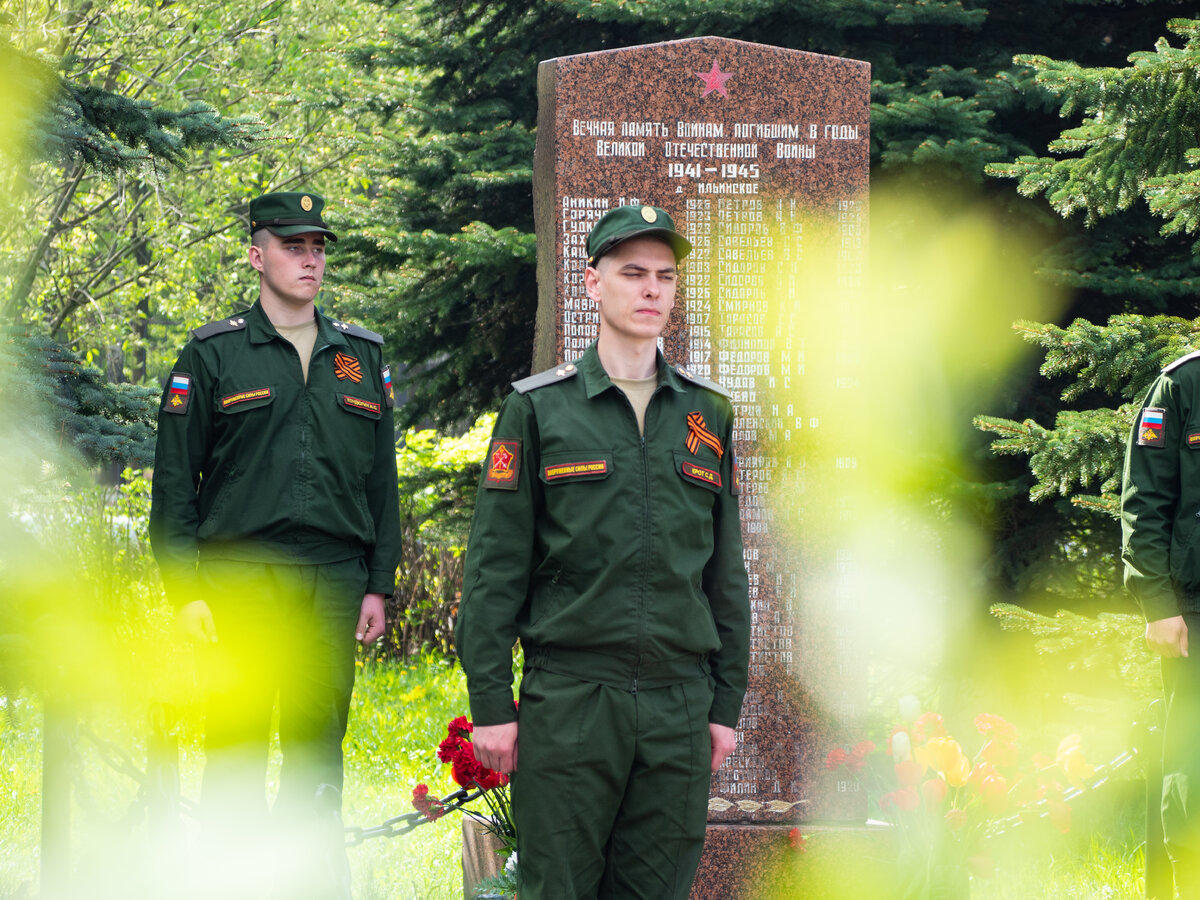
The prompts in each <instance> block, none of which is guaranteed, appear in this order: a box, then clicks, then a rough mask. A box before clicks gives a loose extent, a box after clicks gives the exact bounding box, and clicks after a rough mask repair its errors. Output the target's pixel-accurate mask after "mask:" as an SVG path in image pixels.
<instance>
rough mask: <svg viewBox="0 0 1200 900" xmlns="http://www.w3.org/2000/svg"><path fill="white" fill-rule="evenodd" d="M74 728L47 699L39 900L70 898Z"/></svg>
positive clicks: (66, 715)
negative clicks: (72, 744) (72, 747)
mask: <svg viewBox="0 0 1200 900" xmlns="http://www.w3.org/2000/svg"><path fill="white" fill-rule="evenodd" d="M74 727H75V717H74V714H73V713H72V712H71V711H70V710H69V709H68V708H67V707H66V706H64V705H63V704H62V703H61V702H59V701H56V700H54V699H52V698H50V697H47V698H46V702H45V709H44V711H43V726H42V866H41V898H42V900H67V898H68V897H69V896H70V892H69V884H70V880H71V753H72V751H71V739H72V732H73V729H74Z"/></svg>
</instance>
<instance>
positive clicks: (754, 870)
mask: <svg viewBox="0 0 1200 900" xmlns="http://www.w3.org/2000/svg"><path fill="white" fill-rule="evenodd" d="M793 827H797V826H793V825H709V826H708V832H707V836H706V838H705V843H704V855H703V856H702V857H701V859H700V868H699V870H698V872H697V873H696V882H695V885H694V886H693V888H692V894H691V900H788V898H793V897H794V898H804V900H845V898H847V897H888V896H891V895H892V892H893V891H894V889H895V886H896V877H897V871H896V846H895V841H894V840H893V838H892V835H891V833H890V829H888V828H886V827H870V826H865V825H864V826H835V825H800V826H798V827H799V829H800V834H801V835H802V836H803V838H804V843H803V847H804V849H802V850H801V849H797V848H796V847H794V846H793V842H792V840H791V838H790V834H791V831H792V828H793Z"/></svg>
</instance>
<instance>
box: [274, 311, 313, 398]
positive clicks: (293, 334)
mask: <svg viewBox="0 0 1200 900" xmlns="http://www.w3.org/2000/svg"><path fill="white" fill-rule="evenodd" d="M275 330H276V331H278V332H279V333H280V334H281V335H282V336H283V337H285V338H287V339H288V340H289V341H291V343H292V346H293V347H295V348H296V352H297V353H299V354H300V368H301V370H303V372H304V383H305V384H308V361H309V360H310V359H312V352H313V347H315V346H316V345H317V320H316V319H309V320H308V321H307V322H305V323H304V324H303V325H276V326H275Z"/></svg>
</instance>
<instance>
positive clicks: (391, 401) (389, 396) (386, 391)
mask: <svg viewBox="0 0 1200 900" xmlns="http://www.w3.org/2000/svg"><path fill="white" fill-rule="evenodd" d="M379 379H380V381H382V382H383V398H384V402H386V403H387V405H388V409H393V408H395V406H396V389H395V388H394V387H392V370H391V367H390V366H384V367H383V368H382V369H380V370H379Z"/></svg>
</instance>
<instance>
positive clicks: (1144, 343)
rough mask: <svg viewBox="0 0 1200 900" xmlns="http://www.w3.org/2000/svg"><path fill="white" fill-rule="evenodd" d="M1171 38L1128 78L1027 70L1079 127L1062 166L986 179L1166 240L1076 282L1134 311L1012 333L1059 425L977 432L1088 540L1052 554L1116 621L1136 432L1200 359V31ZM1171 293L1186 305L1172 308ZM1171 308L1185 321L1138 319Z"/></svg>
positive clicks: (1119, 71) (1036, 66)
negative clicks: (1159, 398) (1018, 463)
mask: <svg viewBox="0 0 1200 900" xmlns="http://www.w3.org/2000/svg"><path fill="white" fill-rule="evenodd" d="M1169 27H1170V30H1171V31H1172V32H1174V33H1175V34H1176V35H1178V36H1179V37H1181V38H1183V43H1184V46H1182V47H1172V46H1171V44H1170V42H1169V41H1168V39H1166V38H1161V39H1159V40H1158V41H1157V42H1156V43H1155V45H1154V46H1155V49H1154V50H1153V51H1145V52H1136V53H1133V54H1132V55H1131V56H1130V57H1129V63H1130V65H1128V66H1125V67H1121V68H1114V67H1088V66H1082V65H1080V64H1078V62H1076V61H1069V60H1066V61H1064V60H1054V59H1050V58H1047V57H1034V56H1025V57H1021V59H1020V61H1021V62H1023V63H1025V64H1027V65H1029V66H1030V67H1031V68H1032V69H1033V71H1034V72H1035V73H1036V79H1037V81H1038V83H1039V84H1040V85H1042V86H1043V87H1044V89H1046V90H1047V91H1048V92H1049V93H1051V94H1052V95H1053V96H1054V97H1055V98H1056V100H1057V101H1058V102H1059V103H1060V104H1061V113H1062V115H1063V116H1064V117H1067V118H1075V117H1080V118H1081V119H1082V121H1081V122H1080V124H1077V125H1075V126H1074V127H1069V128H1067V129H1065V130H1063V131H1062V133H1061V135H1060V136H1059V137H1058V138H1056V139H1055V140H1053V141H1051V142H1050V143H1049V150H1050V151H1051V152H1052V153H1054V154H1056V155H1055V156H1052V157H1049V156H1048V157H1037V156H1032V155H1028V156H1022V157H1021V158H1019V159H1017V160H1016V161H1015V162H1013V163H1012V164H997V165H992V166H991V167H989V170H988V171H989V173H990V174H992V175H996V176H1000V177H1007V178H1016V179H1018V186H1019V190H1020V191H1021V193H1023V194H1026V195H1027V196H1044V197H1045V198H1046V200H1047V201H1048V202H1049V204H1050V205H1051V206H1052V208H1053V209H1054V210H1055V211H1056V212H1057V213H1059V214H1060V215H1062V216H1064V217H1071V216H1077V217H1078V218H1081V219H1082V220H1083V221H1084V222H1085V223H1086V224H1087V225H1089V226H1091V227H1093V228H1096V229H1101V228H1103V227H1104V226H1105V225H1106V224H1108V223H1109V222H1116V223H1118V226H1129V224H1130V222H1131V221H1134V222H1141V221H1149V222H1152V223H1153V224H1154V225H1155V226H1156V228H1157V230H1158V231H1159V234H1158V235H1149V236H1147V235H1145V232H1142V234H1143V238H1144V244H1143V246H1142V247H1140V248H1138V249H1139V255H1140V256H1141V259H1142V261H1143V263H1144V264H1143V265H1141V266H1136V265H1134V264H1132V261H1131V262H1130V263H1128V264H1126V265H1118V264H1114V262H1113V261H1112V259H1111V258H1110V260H1109V261H1107V263H1106V265H1105V266H1104V267H1100V266H1096V267H1095V268H1094V269H1093V272H1083V273H1076V276H1075V277H1076V278H1077V279H1079V280H1083V279H1084V278H1086V277H1087V276H1088V275H1089V274H1093V273H1094V274H1095V276H1096V278H1097V280H1099V279H1104V280H1105V288H1104V289H1105V290H1106V291H1107V292H1110V293H1111V295H1112V296H1113V297H1115V298H1118V299H1120V300H1121V301H1123V304H1124V306H1125V308H1126V309H1127V310H1129V311H1128V312H1123V313H1120V314H1117V315H1113V316H1111V317H1108V318H1107V321H1103V322H1102V321H1097V320H1096V318H1099V317H1095V318H1093V319H1091V320H1089V319H1085V318H1082V317H1081V318H1077V319H1076V320H1075V321H1073V322H1072V323H1071V324H1069V325H1067V326H1058V325H1054V324H1040V323H1030V322H1022V323H1018V324H1017V330H1018V332H1019V333H1020V335H1021V336H1022V337H1023V338H1024V339H1025V340H1027V341H1029V342H1030V343H1032V344H1035V345H1037V346H1038V347H1039V348H1040V349H1041V351H1042V352H1043V355H1044V362H1043V364H1042V367H1041V374H1042V375H1043V376H1045V377H1046V378H1049V379H1053V380H1054V381H1055V382H1056V383H1057V384H1058V385H1060V395H1059V399H1060V401H1061V408H1058V409H1056V410H1053V411H1052V417H1053V423H1052V424H1048V425H1047V424H1042V423H1041V422H1039V421H1037V420H1036V419H1035V418H1032V417H1028V418H1025V419H1023V420H1016V419H1012V418H1005V417H999V416H979V417H978V418H977V420H976V424H977V425H978V426H979V427H980V428H981V429H983V430H984V431H986V432H989V433H991V434H994V435H998V436H999V437H998V438H997V439H996V440H995V441H994V442H993V443H992V448H993V450H995V451H996V452H997V453H1001V454H1017V455H1023V456H1026V457H1028V466H1029V473H1030V476H1031V485H1030V490H1029V497H1030V498H1031V499H1032V500H1034V501H1040V500H1047V499H1051V498H1063V499H1065V500H1068V501H1069V502H1070V503H1071V504H1072V505H1073V507H1074V509H1075V510H1076V511H1077V518H1076V519H1075V521H1076V522H1078V523H1080V527H1079V528H1078V529H1077V530H1076V531H1075V533H1073V534H1069V535H1068V534H1067V533H1065V531H1064V532H1060V533H1059V534H1056V535H1055V536H1054V538H1053V541H1052V542H1051V544H1050V546H1051V547H1055V546H1056V547H1057V550H1052V551H1051V552H1052V553H1054V552H1058V553H1060V554H1062V553H1063V552H1064V548H1065V547H1067V546H1068V545H1073V546H1072V552H1073V554H1074V560H1071V559H1066V560H1064V561H1065V562H1067V563H1073V564H1074V568H1075V570H1078V569H1079V568H1081V567H1082V566H1085V565H1090V566H1092V567H1093V568H1094V569H1095V571H1096V577H1095V578H1094V579H1091V580H1090V581H1089V582H1088V584H1087V585H1086V587H1087V589H1089V590H1091V591H1092V592H1093V599H1094V600H1096V601H1097V603H1100V604H1105V605H1108V606H1109V607H1110V608H1111V607H1117V608H1120V607H1122V606H1126V607H1127V603H1126V602H1125V601H1124V600H1123V598H1122V596H1121V592H1120V585H1119V579H1120V563H1119V559H1118V558H1117V551H1118V546H1119V540H1120V533H1119V529H1118V527H1117V523H1116V519H1117V516H1118V514H1119V508H1118V503H1119V491H1120V479H1121V469H1122V463H1123V459H1124V452H1125V441H1126V438H1127V436H1128V433H1129V429H1130V427H1131V426H1132V423H1133V420H1134V418H1135V416H1136V414H1137V411H1138V409H1139V408H1140V405H1141V399H1142V397H1143V396H1144V394H1145V392H1146V390H1147V389H1148V387H1149V385H1150V384H1151V382H1152V381H1153V380H1154V378H1155V377H1156V376H1157V375H1158V373H1159V371H1160V369H1161V368H1162V367H1163V366H1164V365H1166V364H1167V363H1169V362H1171V361H1172V360H1174V359H1177V358H1178V357H1180V356H1182V355H1184V354H1185V353H1189V352H1192V351H1194V350H1195V349H1197V348H1200V322H1198V321H1197V320H1196V319H1195V318H1193V317H1194V316H1195V314H1196V306H1195V299H1194V298H1195V293H1196V287H1197V286H1200V278H1198V277H1197V271H1198V268H1197V263H1198V260H1200V242H1197V243H1190V242H1189V243H1190V245H1189V243H1185V242H1184V241H1182V239H1181V236H1182V235H1192V234H1194V233H1195V231H1196V228H1197V224H1198V222H1200V213H1197V211H1196V208H1195V205H1194V201H1195V199H1196V197H1197V181H1196V174H1195V165H1196V164H1197V162H1200V148H1197V147H1196V146H1194V145H1195V144H1196V143H1197V125H1198V124H1200V122H1198V120H1197V112H1196V110H1197V108H1198V107H1197V100H1198V99H1200V98H1198V97H1197V85H1198V84H1200V72H1198V66H1200V22H1197V21H1183V20H1173V21H1171V22H1170V23H1169ZM1164 220H1165V221H1164ZM1110 233H1111V232H1110ZM1079 245H1080V246H1081V247H1082V246H1083V241H1080V242H1079ZM1088 252H1091V253H1092V254H1094V255H1095V256H1100V255H1101V254H1102V253H1103V247H1102V246H1100V247H1097V246H1094V245H1093V246H1091V247H1090V248H1088ZM1173 294H1178V295H1180V296H1183V297H1186V301H1184V302H1175V303H1167V302H1164V298H1169V297H1170V296H1172V295H1173ZM1155 299H1157V301H1158V302H1154V300H1155ZM1172 307H1174V308H1177V309H1178V310H1179V311H1180V312H1181V313H1185V314H1186V317H1185V316H1168V315H1149V316H1148V315H1144V314H1142V313H1141V312H1136V311H1135V310H1142V311H1155V310H1162V309H1164V308H1172ZM1046 418H1049V417H1046ZM1043 421H1045V419H1044V420H1043Z"/></svg>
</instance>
